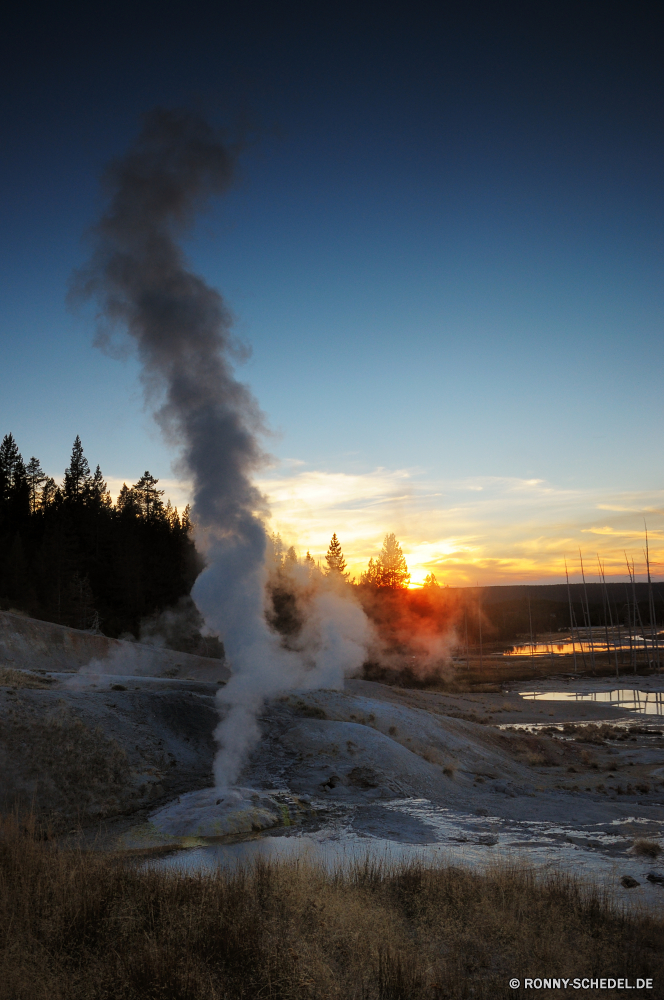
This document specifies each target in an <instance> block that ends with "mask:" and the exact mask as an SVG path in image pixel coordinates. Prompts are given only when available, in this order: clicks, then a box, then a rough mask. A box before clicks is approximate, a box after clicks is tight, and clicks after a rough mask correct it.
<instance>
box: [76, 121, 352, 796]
mask: <svg viewBox="0 0 664 1000" xmlns="http://www.w3.org/2000/svg"><path fill="white" fill-rule="evenodd" d="M238 152H239V150H238V148H237V147H236V146H233V145H231V144H229V143H228V142H226V141H225V140H224V138H223V137H222V136H221V134H220V133H219V132H218V131H217V130H215V129H214V128H213V127H212V126H211V125H210V124H209V123H208V122H207V121H205V119H203V118H202V117H200V116H199V115H197V114H193V113H191V112H188V111H181V110H164V109H157V110H154V111H152V112H150V113H149V114H148V115H146V116H145V118H144V123H143V128H142V131H141V133H140V134H139V136H138V138H137V140H136V142H135V143H134V145H133V146H132V147H131V149H130V150H129V152H128V153H127V154H126V155H125V156H124V157H122V158H121V159H119V160H117V161H115V162H113V163H111V165H110V166H109V168H108V170H107V172H106V176H105V186H106V190H107V193H108V196H109V204H108V208H107V210H106V212H105V213H104V214H103V216H102V218H101V219H100V221H99V223H98V224H97V225H96V226H95V228H94V230H93V233H92V237H93V252H92V256H91V258H90V261H89V263H88V265H87V266H86V267H85V268H84V269H83V270H82V271H81V272H80V273H79V274H78V276H77V278H76V282H75V292H77V293H78V294H79V295H81V296H83V297H88V298H90V297H91V298H93V299H95V300H96V301H97V302H98V304H99V315H98V319H99V334H98V338H97V342H98V344H99V345H100V346H101V347H104V346H106V345H108V343H109V340H110V336H111V334H112V332H113V328H114V327H116V326H119V327H120V328H122V329H124V330H126V332H127V333H128V334H129V336H130V337H131V338H132V340H133V342H134V344H135V346H136V350H137V353H138V357H139V359H140V361H141V365H142V375H141V377H142V380H143V383H144V388H145V394H146V399H147V401H148V403H149V404H150V406H151V407H152V409H153V411H154V415H155V418H156V420H157V422H158V423H159V425H160V427H161V429H162V431H163V433H164V434H165V436H166V438H167V439H168V440H169V441H170V442H171V443H172V444H173V445H174V446H175V447H176V448H177V450H178V454H179V462H178V471H179V472H180V473H181V474H182V475H186V476H188V477H190V478H191V480H192V482H193V486H194V501H193V519H194V522H195V523H196V525H197V540H199V543H200V540H201V539H203V540H204V544H205V548H206V557H207V563H208V565H207V569H206V570H204V572H203V573H202V574H201V576H200V577H199V579H198V581H197V583H196V587H195V590H194V598H195V600H196V603H197V605H198V606H199V608H200V609H201V611H202V613H203V615H204V617H205V620H206V623H207V625H208V626H209V627H210V628H212V629H214V630H218V631H219V633H220V634H221V637H222V640H223V643H224V647H225V650H226V654H227V657H228V659H229V661H230V666H231V669H232V671H233V676H232V678H231V680H230V681H229V683H228V684H227V686H226V687H225V688H224V689H223V690H222V691H221V692H220V694H219V698H220V701H221V702H222V703H223V705H224V706H225V708H226V709H227V712H226V716H225V719H224V721H223V722H222V723H221V724H220V726H219V728H218V730H217V737H218V739H219V742H220V747H221V749H220V753H219V755H218V757H217V761H216V767H215V775H216V780H217V783H218V784H220V785H223V786H225V785H228V784H229V783H232V782H234V781H235V780H236V779H237V776H238V774H239V771H240V769H241V766H242V762H243V760H244V759H245V756H246V752H247V750H248V749H249V748H250V746H251V744H252V743H253V741H254V740H255V739H256V738H257V735H258V731H257V723H256V715H257V713H258V711H259V710H260V708H261V706H262V704H263V701H264V699H265V698H267V697H270V696H274V695H276V694H278V693H279V692H282V691H285V690H288V689H289V688H293V687H299V686H303V687H335V686H339V685H340V684H341V682H342V680H343V676H344V673H345V672H347V671H349V670H354V669H356V668H357V667H359V665H360V664H361V662H362V660H363V658H364V646H365V643H366V640H367V637H368V634H369V625H368V622H367V620H366V618H365V617H364V615H363V613H362V612H361V610H360V609H359V608H358V607H357V606H355V605H352V604H347V602H346V601H344V599H343V598H342V597H341V595H340V594H338V593H334V592H332V591H331V590H325V591H321V593H320V595H319V596H317V597H316V598H315V599H313V598H312V600H311V602H310V613H311V621H310V622H308V624H307V631H306V634H305V635H304V636H303V645H301V646H299V647H298V648H293V649H285V648H284V647H283V646H282V644H281V637H280V636H279V635H278V634H277V633H275V632H274V630H272V629H271V628H270V627H269V625H268V623H267V621H266V618H265V584H266V567H265V554H266V533H265V528H264V525H263V521H262V519H261V517H262V516H264V515H265V514H266V513H267V504H266V501H265V498H264V497H263V496H262V495H261V494H260V492H259V491H258V490H257V489H256V487H255V486H254V484H253V482H252V475H253V473H254V472H255V471H256V470H257V469H258V468H259V467H260V465H261V464H262V462H263V460H264V456H263V453H262V450H261V447H260V444H259V434H260V432H261V429H262V417H261V414H260V411H259V408H258V406H257V404H256V401H255V400H254V398H253V396H252V395H251V393H250V391H249V390H248V388H247V387H246V386H244V385H242V384H241V383H240V382H238V381H237V379H236V378H235V375H234V371H233V366H232V356H233V351H234V347H235V345H234V342H233V338H232V334H231V317H230V314H229V311H228V309H227V307H226V305H225V304H224V301H223V299H222V297H221V295H220V294H219V292H217V291H216V289H214V288H211V287H210V286H209V285H208V284H206V282H205V281H204V280H203V279H202V278H201V277H199V276H198V275H196V274H193V273H192V272H191V271H190V270H189V269H188V267H187V262H186V259H185V256H184V253H183V250H182V247H181V240H182V238H183V237H184V236H185V235H186V234H187V233H188V232H190V231H191V228H192V226H193V224H194V222H195V219H196V217H197V214H198V213H199V212H200V211H202V210H203V209H204V208H205V207H206V205H207V203H208V202H209V199H210V198H211V197H212V196H214V195H219V194H222V193H224V192H225V191H227V190H228V188H229V187H230V185H231V183H232V181H233V177H234V173H235V170H236V162H237V155H238Z"/></svg>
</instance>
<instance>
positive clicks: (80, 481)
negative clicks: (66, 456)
mask: <svg viewBox="0 0 664 1000" xmlns="http://www.w3.org/2000/svg"><path fill="white" fill-rule="evenodd" d="M89 481H90V466H89V465H88V460H87V458H86V457H85V455H84V454H83V445H82V444H81V439H80V437H79V436H78V434H77V435H76V440H75V441H74V446H73V448H72V450H71V458H70V460H69V468H68V469H65V482H64V489H63V493H64V496H65V500H67V501H69V502H76V501H77V500H79V499H81V498H82V497H83V494H84V491H85V487H86V486H87V485H88V483H89Z"/></svg>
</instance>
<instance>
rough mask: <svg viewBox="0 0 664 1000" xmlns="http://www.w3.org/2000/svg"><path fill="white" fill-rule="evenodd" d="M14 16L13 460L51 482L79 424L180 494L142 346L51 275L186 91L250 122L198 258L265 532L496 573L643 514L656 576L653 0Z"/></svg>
mask: <svg viewBox="0 0 664 1000" xmlns="http://www.w3.org/2000/svg"><path fill="white" fill-rule="evenodd" d="M13 18H14V19H13V20H11V19H8V20H7V23H6V25H5V29H6V30H5V31H4V32H3V42H2V44H3V45H4V51H3V52H2V53H0V55H2V60H1V65H2V70H1V73H2V76H3V78H4V79H3V86H2V93H3V94H4V97H3V99H2V102H1V103H0V126H1V127H2V134H3V136H4V141H3V144H2V151H1V152H0V181H1V185H2V186H1V188H0V191H1V192H2V194H1V196H0V302H1V308H0V350H1V358H2V393H1V395H0V433H5V432H7V431H10V430H11V431H12V432H13V433H14V436H15V437H16V438H17V441H18V443H19V447H20V448H21V450H22V451H23V453H24V456H25V457H26V458H27V457H29V456H30V455H32V454H35V455H37V456H38V457H39V458H40V459H41V461H42V464H43V465H44V467H45V468H47V469H48V471H49V472H51V473H52V474H53V475H56V476H61V475H62V471H63V469H64V467H65V465H66V462H67V458H68V455H69V451H70V448H71V443H72V440H73V438H74V436H75V435H76V434H77V433H79V434H80V435H81V437H82V439H83V444H84V447H85V449H86V454H87V455H88V457H89V459H90V461H91V462H93V463H96V462H99V463H100V464H101V467H102V470H103V471H104V473H105V474H106V476H107V477H108V479H109V481H110V482H111V483H112V484H113V485H115V486H117V485H118V484H119V483H121V481H122V480H123V479H127V480H135V479H136V478H138V476H140V474H141V473H142V472H143V471H144V469H145V468H149V469H150V470H151V471H152V472H153V473H154V474H155V475H157V476H159V477H160V478H161V479H162V480H164V481H166V484H167V486H168V489H169V491H170V492H171V494H172V495H173V496H174V498H175V499H179V500H180V502H182V500H184V499H185V498H186V493H187V485H186V484H183V483H177V482H175V481H174V476H173V473H172V471H171V468H170V463H171V459H172V456H171V455H170V454H169V452H168V450H167V449H166V447H165V446H164V444H163V443H162V442H161V440H160V438H159V435H158V432H157V431H156V429H155V428H154V427H153V425H152V419H151V417H150V414H149V412H147V411H146V410H145V409H144V406H143V402H142V395H141V387H140V383H139V380H138V368H137V365H136V363H135V362H134V361H133V360H132V359H131V358H129V359H127V360H125V361H118V360H116V359H112V358H109V357H107V356H105V355H103V354H101V353H100V352H99V351H98V350H97V349H96V348H95V347H94V346H93V334H94V330H93V326H94V324H93V317H92V316H91V315H90V314H89V313H85V312H83V313H80V314H73V313H72V312H71V311H69V309H68V307H67V305H66V293H67V287H68V282H69V277H70V275H71V272H72V270H73V269H74V268H75V267H76V266H78V265H80V264H81V263H82V262H83V260H84V259H85V255H86V249H85V244H84V242H83V236H84V233H85V231H86V229H87V228H88V227H89V226H90V225H92V223H93V222H94V221H95V218H96V216H97V214H98V212H99V210H100V207H101V205H102V204H103V201H102V198H101V195H100V192H99V176H100V173H101V171H102V169H103V166H104V164H105V163H106V162H107V161H108V159H109V158H110V157H112V156H114V155H120V154H121V153H122V152H123V151H124V149H125V148H126V147H127V145H128V144H129V142H130V141H131V139H132V138H133V136H134V135H135V133H136V131H137V128H138V121H139V116H140V114H141V113H142V112H143V111H146V110H148V109H149V108H151V107H153V106H154V105H156V104H165V105H172V104H182V103H188V104H190V105H191V104H193V105H195V106H197V107H202V108H204V109H205V110H206V112H207V113H208V114H209V115H210V117H211V118H213V119H214V120H215V121H218V122H222V123H227V124H228V127H229V129H230V131H231V132H232V131H233V130H235V131H236V132H237V129H238V128H244V129H245V131H246V133H247V135H248V136H249V139H250V141H248V142H247V148H246V150H245V152H244V154H243V157H242V161H241V162H242V170H241V176H240V178H239V180H238V183H237V185H236V187H235V189H234V190H233V191H232V192H231V194H230V195H229V196H228V197H226V198H224V199H223V200H220V201H219V202H218V203H216V204H215V206H214V208H213V211H212V212H211V214H210V215H208V216H207V217H205V218H203V219H201V220H200V223H199V225H198V227H197V230H196V232H195V233H194V234H193V235H192V238H191V239H190V240H189V242H188V247H187V249H188V253H189V257H190V260H191V263H192V267H194V268H195V269H196V270H197V271H199V272H200V273H202V274H203V275H204V276H205V277H206V279H207V280H208V281H209V282H210V283H212V284H214V285H215V287H217V288H218V289H219V290H220V291H221V292H222V294H223V295H224V296H225V298H226V300H227V302H228V304H229V306H230V307H231V309H232V310H233V312H234V315H235V317H236V332H237V334H238V336H239V337H240V338H241V339H243V340H244V341H245V342H246V343H247V344H248V345H250V346H251V348H252V356H251V358H250V360H249V361H248V362H246V363H245V364H244V365H242V366H241V367H240V369H239V373H240V377H241V378H243V379H244V380H245V381H247V382H248V383H249V384H250V385H251V387H252V389H253V391H254V393H255V395H256V397H257V398H258V400H259V403H260V405H261V407H262V408H263V410H264V412H265V413H266V416H267V419H268V423H269V425H270V427H271V428H272V430H273V432H274V433H273V435H272V436H271V437H270V438H269V440H268V441H267V447H268V449H269V450H270V451H271V453H272V454H273V455H274V458H275V461H274V465H273V466H272V467H271V468H269V469H266V470H265V472H264V474H263V475H262V477H261V482H262V483H263V484H264V486H265V488H266V489H267V490H268V493H269V495H270V496H271V497H272V498H273V509H274V511H275V521H274V526H275V527H276V528H278V529H279V530H282V531H283V532H284V534H285V535H286V536H288V538H289V539H290V540H293V541H295V542H297V543H298V544H300V545H301V546H304V547H305V548H306V547H308V546H311V547H312V548H314V549H318V550H324V548H325V538H326V537H329V535H330V534H331V533H332V531H333V530H336V531H337V532H338V533H339V535H340V536H341V538H342V542H343V540H344V532H345V533H346V534H345V537H346V538H347V539H348V543H347V545H348V553H349V555H350V557H351V562H352V563H353V565H354V566H357V568H359V567H360V566H361V564H362V562H363V561H364V560H365V558H368V554H370V553H371V552H372V551H374V549H375V548H376V547H379V544H380V539H381V537H382V535H383V534H384V533H385V532H387V531H391V530H395V531H397V532H398V533H399V532H400V533H401V535H402V537H403V539H404V550H405V551H407V554H410V557H411V566H412V567H414V568H416V569H417V572H418V573H419V574H420V575H423V573H424V572H425V571H429V570H431V569H435V571H436V572H437V574H438V575H440V576H442V577H444V578H445V579H448V580H449V582H451V583H456V582H460V583H463V582H474V578H475V577H476V578H478V579H480V580H482V581H484V582H503V581H506V582H507V581H509V582H511V581H513V580H515V579H524V580H525V579H554V578H556V579H557V578H559V574H560V567H561V560H562V557H563V555H564V553H565V551H567V552H569V553H571V554H573V553H574V547H575V546H578V544H581V545H582V546H583V547H584V549H585V548H586V547H587V551H588V553H589V555H591V554H592V553H593V552H594V551H595V550H596V549H597V548H599V549H600V550H601V551H602V552H603V553H604V555H605V557H606V558H607V559H608V560H609V566H610V567H613V568H614V570H615V572H616V573H618V572H619V571H620V570H619V556H620V551H621V549H622V547H628V548H630V547H634V550H635V553H636V554H637V555H638V552H639V551H640V542H639V541H638V537H637V535H638V531H639V530H640V526H641V524H642V521H643V516H644V514H645V516H646V517H647V519H648V523H649V526H650V527H651V529H652V531H653V538H654V545H655V551H656V558H657V560H658V561H659V562H660V563H661V564H662V565H661V567H660V566H658V573H659V570H660V569H661V570H662V571H664V534H662V532H661V529H664V519H663V511H664V492H663V490H662V449H661V441H662V393H661V375H660V373H661V371H662V361H663V360H664V359H663V357H662V354H663V347H662V344H663V338H662V319H663V313H664V310H663V292H662V288H663V285H662V280H661V271H662V233H663V227H662V224H663V221H664V219H663V215H664V212H663V208H664V205H663V194H662V186H661V163H662V146H663V143H662V122H663V121H664V116H663V115H662V111H663V108H662V68H661V60H660V59H659V55H658V53H659V51H660V46H661V40H662V31H661V27H662V25H661V12H660V11H659V8H658V7H657V5H654V4H653V5H649V4H637V5H634V6H631V7H630V8H629V9H627V8H626V7H624V6H623V5H610V4H609V5H606V6H605V7H604V8H603V17H602V20H601V23H598V21H597V20H596V18H595V17H594V12H593V11H592V10H591V8H590V7H589V8H588V9H587V10H580V9H579V8H578V5H572V4H569V5H565V4H562V5H559V4H556V5H555V6H554V5H549V6H540V7H538V8H537V10H534V9H531V8H526V7H522V6H520V5H517V4H514V5H509V4H508V5H503V6H501V8H500V10H498V9H497V8H496V6H495V5H481V4H475V5H470V6H467V7H464V10H463V11H462V12H460V11H458V10H457V7H456V6H445V5H442V6H440V8H438V9H437V11H436V12H435V13H433V14H431V13H430V12H429V11H428V8H427V7H425V5H419V6H418V5H415V6H413V5H409V6H406V5H396V4H395V5H392V6H384V5H383V6H378V5H375V6H374V5H369V4H367V5H362V6H359V7H358V6H357V5H356V6H354V7H353V6H351V5H348V6H344V5H339V6H335V7H334V9H332V8H330V10H329V11H324V10H316V9H309V8H307V9H306V10H305V9H304V8H300V7H298V6H296V5H285V6H282V7H280V8H279V9H278V10H277V8H276V6H269V5H261V4H251V3H249V4H248V5H245V6H244V7H243V8H242V10H241V11H239V12H238V10H236V8H234V7H230V6H224V5H223V4H221V5H211V4H194V5H193V6H192V5H187V6H186V7H185V5H181V4H170V5H169V4H165V5H164V4H161V5H156V4H155V5H152V4H138V5H134V6H133V7H130V6H129V5H123V4H122V3H120V4H114V5H112V6H111V5H110V4H109V5H106V6H104V5H102V6H101V7H99V8H96V9H95V10H94V11H91V10H90V9H89V8H88V7H85V6H83V5H81V6H80V7H78V6H77V5H76V4H72V5H68V9H67V11H65V12H64V13H63V12H61V11H57V12H56V11H51V12H48V13H46V14H45V15H44V17H43V18H42V17H39V18H38V17H37V15H36V13H35V12H31V11H27V10H18V11H17V12H15V14H14V15H13ZM313 484H315V488H314V487H313ZM377 484H378V485H377ZM529 484H530V485H529ZM541 484H543V485H541ZM312 489H313V492H312ZM353 491H354V492H353ZM515 491H516V492H515ZM466 493H468V494H469V495H470V494H474V495H475V496H476V497H477V496H479V495H480V494H484V496H485V497H490V500H487V501H486V502H484V500H483V502H482V503H479V502H475V501H473V503H472V504H471V505H470V506H468V504H467V503H466V501H465V500H463V499H462V498H463V497H465V496H466ZM517 496H518V502H517V500H516V499H515V498H516V497H517ZM425 501H426V502H425ZM358 510H359V511H361V512H362V513H361V516H358V513H357V512H358ZM635 533H636V534H635ZM660 534H662V540H661V543H660V541H659V538H660Z"/></svg>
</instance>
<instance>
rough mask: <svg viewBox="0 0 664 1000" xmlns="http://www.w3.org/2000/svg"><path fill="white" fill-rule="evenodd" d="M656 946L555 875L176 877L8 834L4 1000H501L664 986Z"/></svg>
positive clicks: (1, 850) (248, 871) (282, 867)
mask: <svg viewBox="0 0 664 1000" xmlns="http://www.w3.org/2000/svg"><path fill="white" fill-rule="evenodd" d="M663 932H664V922H663V921H662V920H661V919H658V918H656V917H653V916H646V915H644V914H637V913H626V912H622V911H620V910H619V909H617V908H615V907H613V906H612V905H611V903H610V902H609V901H608V900H607V899H606V898H605V897H604V896H603V895H602V894H601V893H600V892H598V891H597V890H596V889H593V888H589V887H584V886H583V885H582V884H581V883H579V882H578V881H576V880H575V879H574V878H573V877H571V876H569V875H566V874H561V873H558V874H552V873H549V874H547V875H545V876H543V877H541V878H540V879H538V878H537V877H536V875H535V874H534V873H533V872H532V871H528V870H523V869H519V868H517V867H509V866H506V867H502V868H495V869H492V870H488V871H487V872H485V873H484V874H479V873H477V872H472V871H470V870H466V869H462V868H455V867H427V866H425V865H423V864H422V863H410V864H401V865H385V864H379V863H375V862H372V861H369V860H367V861H366V862H364V863H361V864H357V865H355V866H354V867H352V868H346V869H344V870H338V871H336V872H333V873H329V872H326V871H325V870H323V869H321V868H317V867H315V866H312V865H307V864H303V863H302V862H299V863H282V864H273V863H269V864H268V863H260V864H257V865H255V866H254V867H252V868H245V869H238V870H234V871H224V870H218V871H217V872H215V873H213V874H177V873H173V872H170V873H165V872H160V871H158V870H155V869H154V868H152V869H149V868H148V869H146V868H137V867H136V866H135V865H132V864H130V863H129V862H127V861H126V860H124V861H123V860H122V859H120V858H116V857H108V856H102V855H96V854H85V853H82V852H77V851H65V850H63V849H59V848H58V847H55V846H53V845H52V844H48V843H44V842H42V841H40V840H39V839H38V838H37V837H36V835H35V831H34V830H28V831H27V833H26V832H22V831H21V830H20V829H19V827H18V824H17V823H15V822H13V821H11V820H7V821H5V822H4V825H3V827H2V829H1V830H0V968H1V969H2V976H1V977H0V998H1V1000H9V998H11V1000H33V998H49V1000H79V998H80V1000H120V998H122V1000H157V998H160V1000H161V998H168V1000H254V998H257V997H261V998H271V1000H277V998H278V1000H319V998H321V1000H322V998H328V997H329V998H338V1000H406V998H408V1000H424V998H427V1000H430V998H432V997H433V998H439V997H447V998H454V1000H457V998H459V1000H460V998H463V997H473V998H475V1000H489V998H491V1000H504V998H507V997H508V996H509V997H518V996H520V995H521V994H520V993H519V992H518V991H514V990H510V989H509V986H508V982H509V979H510V977H512V976H517V977H519V978H521V979H523V978H524V977H525V976H532V975H551V976H554V975H555V976H560V977H567V978H573V977H574V976H599V975H602V976H617V977H618V976H619V977H626V976H630V977H634V976H636V975H640V976H645V977H652V978H654V979H655V980H660V981H661V980H662V977H663V976H664V956H663V945H662V942H663V941H664V933H663ZM524 995H525V994H524ZM559 995H562V996H565V995H566V994H565V993H564V992H563V993H562V994H559ZM570 995H572V994H571V993H570ZM573 995H574V996H575V997H583V996H588V995H590V994H589V993H588V991H583V990H575V991H573Z"/></svg>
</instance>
